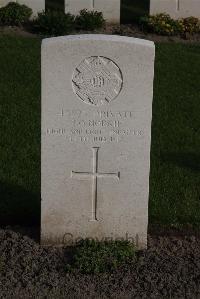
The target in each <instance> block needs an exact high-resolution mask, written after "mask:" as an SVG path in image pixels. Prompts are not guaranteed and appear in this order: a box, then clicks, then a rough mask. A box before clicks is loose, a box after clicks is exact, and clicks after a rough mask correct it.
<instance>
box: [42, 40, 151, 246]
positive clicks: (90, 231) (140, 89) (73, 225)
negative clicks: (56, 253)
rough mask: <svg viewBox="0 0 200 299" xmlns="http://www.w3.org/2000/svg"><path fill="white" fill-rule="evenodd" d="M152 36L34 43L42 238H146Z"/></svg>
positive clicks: (140, 241)
mask: <svg viewBox="0 0 200 299" xmlns="http://www.w3.org/2000/svg"><path fill="white" fill-rule="evenodd" d="M153 74H154V44H153V42H150V41H146V40H140V39H134V38H131V37H122V36H109V35H106V36H105V35H81V36H77V35H74V36H68V37H57V38H49V39H45V40H43V43H42V237H41V241H42V244H46V245H48V244H64V245H67V244H71V242H75V241H76V240H77V239H79V238H94V239H97V240H99V241H101V240H105V238H110V239H113V240H116V239H118V238H121V239H124V240H126V239H128V240H132V241H134V242H135V244H136V245H137V246H138V248H145V247H146V244H147V224H148V192H149V169H150V142H151V115H152V96H153Z"/></svg>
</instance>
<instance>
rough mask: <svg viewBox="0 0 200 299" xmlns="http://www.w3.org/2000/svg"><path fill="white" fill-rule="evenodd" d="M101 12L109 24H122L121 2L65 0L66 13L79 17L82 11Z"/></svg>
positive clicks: (109, 0)
mask: <svg viewBox="0 0 200 299" xmlns="http://www.w3.org/2000/svg"><path fill="white" fill-rule="evenodd" d="M82 9H87V10H89V11H91V10H96V11H101V12H102V13H103V16H104V18H105V20H106V21H107V22H109V23H119V22H120V0H65V12H66V13H67V12H70V13H71V14H74V15H78V14H79V12H80V10H82Z"/></svg>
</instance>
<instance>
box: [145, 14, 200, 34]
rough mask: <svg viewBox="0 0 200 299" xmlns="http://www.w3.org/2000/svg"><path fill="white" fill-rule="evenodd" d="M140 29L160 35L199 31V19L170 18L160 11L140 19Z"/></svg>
mask: <svg viewBox="0 0 200 299" xmlns="http://www.w3.org/2000/svg"><path fill="white" fill-rule="evenodd" d="M140 23H141V25H142V29H143V30H146V31H148V32H153V33H156V34H161V35H182V36H184V35H186V34H188V33H189V34H195V33H200V20H199V19H197V18H195V17H189V18H181V19H178V20H174V19H172V18H171V17H170V16H169V15H168V14H165V13H161V14H156V15H153V16H146V17H142V18H141V19H140Z"/></svg>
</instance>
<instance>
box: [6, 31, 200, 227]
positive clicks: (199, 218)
mask: <svg viewBox="0 0 200 299" xmlns="http://www.w3.org/2000/svg"><path fill="white" fill-rule="evenodd" d="M40 44H41V41H40V40H39V39H37V38H22V37H11V36H10V37H9V36H2V35H1V36H0V66H1V68H0V74H1V76H0V224H14V223H15V224H16V223H17V224H26V225H30V224H39V219H40ZM199 74H200V45H189V44H188V45H184V44H175V43H170V44H158V45H157V47H156V65H155V84H154V102H153V123H152V149H151V173H150V204H149V221H150V223H151V224H155V223H159V224H162V225H167V226H169V225H175V226H181V225H187V224H191V225H193V226H198V227H200V198H199V195H200V135H199V127H200V119H199V112H200V75H199Z"/></svg>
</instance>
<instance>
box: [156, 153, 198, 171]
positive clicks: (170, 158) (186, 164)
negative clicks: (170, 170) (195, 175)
mask: <svg viewBox="0 0 200 299" xmlns="http://www.w3.org/2000/svg"><path fill="white" fill-rule="evenodd" d="M161 157H162V160H163V161H164V162H170V163H173V164H174V165H177V166H179V167H180V168H186V169H189V170H191V171H193V172H199V171H200V156H199V155H198V154H195V153H173V152H171V153H169V152H168V153H166V152H163V153H162V155H161Z"/></svg>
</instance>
